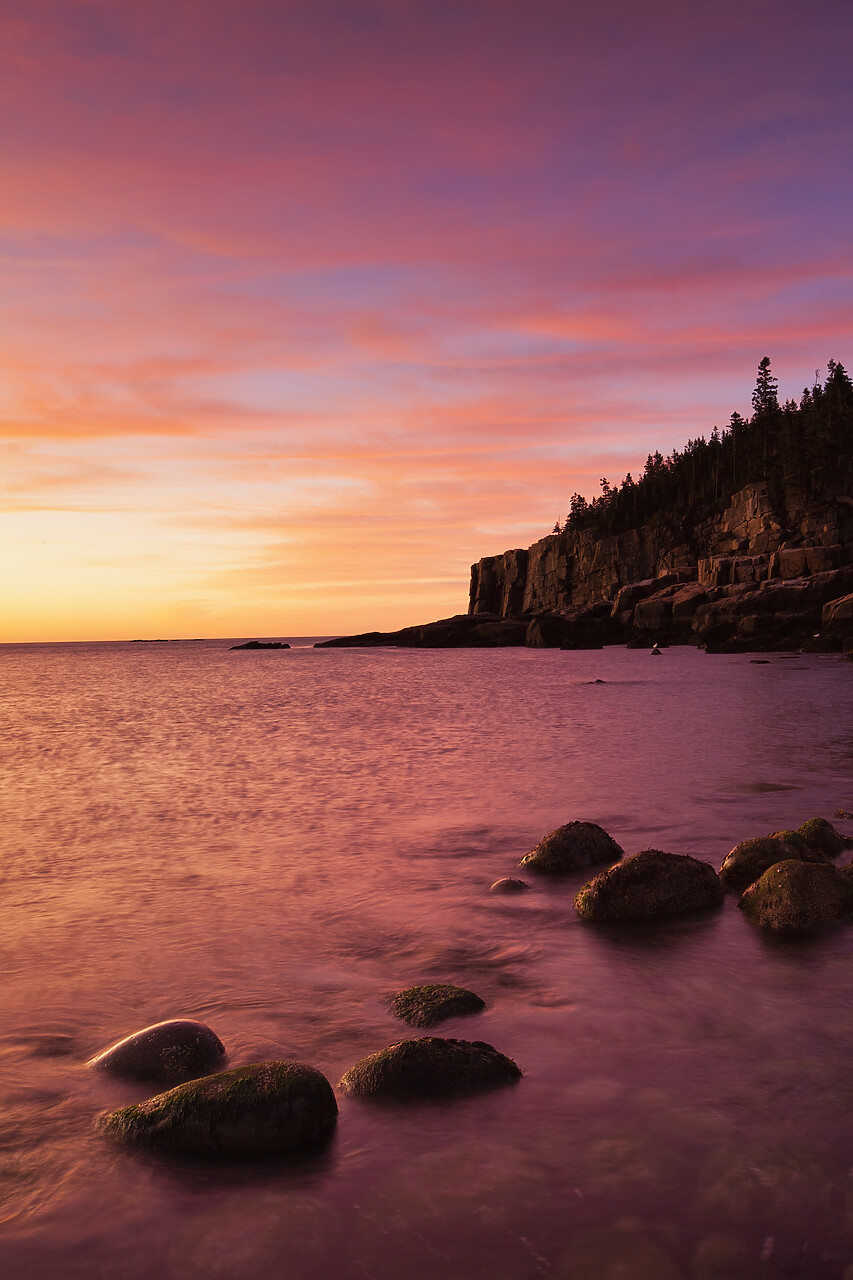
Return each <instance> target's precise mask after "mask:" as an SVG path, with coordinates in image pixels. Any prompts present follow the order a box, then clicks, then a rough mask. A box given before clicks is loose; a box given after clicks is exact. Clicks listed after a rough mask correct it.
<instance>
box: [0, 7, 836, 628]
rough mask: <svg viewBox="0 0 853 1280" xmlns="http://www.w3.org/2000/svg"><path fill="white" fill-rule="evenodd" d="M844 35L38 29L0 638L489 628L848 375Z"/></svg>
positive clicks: (700, 23) (403, 18) (630, 18)
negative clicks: (723, 430)
mask: <svg viewBox="0 0 853 1280" xmlns="http://www.w3.org/2000/svg"><path fill="white" fill-rule="evenodd" d="M850 15H851V10H850V6H849V5H847V4H846V3H840V2H836V0H813V2H811V3H805V2H801V0H797V2H795V3H786V2H785V0H775V2H773V3H770V2H769V0H768V2H761V3H759V2H756V0H746V2H745V3H738V4H734V3H730V2H729V0H723V2H722V3H718V4H715V5H705V6H685V5H683V4H675V3H668V2H663V3H661V2H659V0H649V2H648V3H645V4H642V5H640V4H637V3H634V2H633V0H632V2H631V3H627V2H625V0H603V2H602V3H600V4H598V5H597V6H594V7H593V6H580V5H575V4H572V3H570V2H568V0H563V3H559V4H558V3H550V2H537V0H528V2H527V3H515V2H512V3H509V2H506V0H470V2H466V0H456V2H455V3H453V4H451V3H436V2H433V3H418V2H416V0H394V3H390V2H388V0H385V2H383V3H363V4H362V3H355V2H353V3H350V2H343V0H338V2H337V3H311V4H307V3H291V2H284V3H282V2H277V3H273V2H272V0H241V2H240V3H237V0H230V2H227V3H223V2H218V0H207V2H206V3H204V4H201V3H189V2H188V0H170V3H168V4H166V3H161V2H160V0H146V3H145V4H139V3H127V2H125V0H109V3H84V2H82V0H81V2H77V0H61V2H60V0H54V2H51V0H26V2H23V0H21V2H20V3H19V2H18V0H3V3H2V30H3V47H2V57H3V62H4V68H3V75H2V124H3V128H2V144H3V159H2V164H3V182H2V191H0V200H1V201H2V214H1V215H0V216H2V229H1V230H0V235H2V247H0V252H2V263H3V266H2V276H3V282H2V284H3V287H2V324H3V365H4V368H3V374H4V376H3V392H2V401H0V405H2V419H0V420H2V449H3V467H2V476H0V485H2V515H0V522H2V530H0V547H2V551H0V556H2V561H1V562H0V578H2V583H0V586H2V618H0V639H4V640H49V639H57V640H61V639H84V638H93V639H94V638H120V637H123V636H128V637H130V636H160V635H171V636H181V635H192V636H197V635H210V636H215V635H232V636H243V635H259V636H279V635H281V636H286V635H300V634H332V633H340V632H346V631H356V630H364V629H369V628H370V629H372V628H376V627H380V628H390V627H396V626H402V625H404V624H406V623H410V622H417V621H425V620H428V619H430V618H434V617H439V616H442V615H446V614H448V613H454V612H459V611H464V609H465V607H466V602H467V583H468V570H469V565H470V563H471V561H472V560H475V559H478V558H479V557H480V556H482V555H487V554H492V553H495V552H498V551H502V550H503V549H505V548H506V547H509V546H526V545H528V544H529V543H530V542H532V541H533V540H534V539H535V538H537V537H539V536H541V535H542V534H544V533H546V532H548V531H549V530H550V528H551V526H552V525H553V522H554V519H555V518H556V517H557V516H564V515H565V513H566V510H567V507H568V500H569V496H570V495H571V493H572V492H574V491H575V490H580V491H581V492H584V493H586V494H587V495H588V496H591V495H592V494H593V493H594V492H596V491H597V489H598V480H599V477H600V476H602V475H606V476H607V477H608V478H609V479H610V480H611V481H612V482H615V481H618V480H621V478H622V476H624V474H625V472H626V471H628V470H631V471H634V472H636V471H637V470H640V469H641V468H642V465H643V463H644V461H645V457H646V455H647V453H648V452H649V451H650V450H653V449H655V448H660V449H661V450H662V451H664V452H666V451H667V450H669V449H671V448H672V447H673V446H675V445H681V444H682V443H683V442H684V441H685V440H686V439H687V438H688V437H690V436H694V435H697V434H699V433H700V432H705V433H707V432H708V431H710V429H711V428H712V427H713V426H714V424H715V423H717V424H720V425H722V424H723V423H724V422H726V421H727V420H728V417H729V415H730V413H731V412H732V410H733V409H738V410H740V411H741V412H748V410H749V400H750V393H751V388H752V383H753V380H754V376H755V368H756V366H757V363H758V361H759V360H760V359H761V357H762V356H763V355H770V356H771V358H772V360H773V367H774V371H775V372H776V374H777V376H778V378H779V380H780V392H781V394H782V395H783V396H789V395H798V394H799V393H800V391H801V390H802V387H803V385H804V384H805V383H810V382H811V381H812V379H813V377H814V371H815V369H816V368H818V367H821V368H823V366H825V363H826V361H827V360H828V359H829V358H830V357H833V358H835V359H838V360H841V361H842V362H844V363H845V364H846V365H847V366H848V368H849V367H850V366H851V365H853V341H851V338H853V308H851V305H850V303H851V270H852V269H853V254H851V234H850V228H851V217H850V209H851V204H853V201H852V200H851V196H853V191H851V187H853V178H851V173H853V165H851V154H850V153H851V146H850V143H851V132H853V126H851V120H853V113H851V105H853V104H851V98H853V90H851V77H850V73H849V48H850V40H851V36H853V29H851V28H853V21H851V16H850Z"/></svg>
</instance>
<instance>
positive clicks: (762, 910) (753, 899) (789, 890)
mask: <svg viewBox="0 0 853 1280" xmlns="http://www.w3.org/2000/svg"><path fill="white" fill-rule="evenodd" d="M738 907H739V908H740V910H741V911H742V912H743V913H744V915H745V916H747V918H748V919H750V920H754V921H755V923H756V924H760V925H761V926H762V927H763V928H765V929H778V930H783V931H789V932H794V931H801V930H811V929H820V928H822V927H825V926H826V925H831V924H836V923H837V922H838V921H839V920H843V919H844V918H845V916H848V915H850V914H851V912H853V887H851V882H850V879H849V878H848V877H847V876H845V875H843V874H842V872H841V871H839V870H838V868H837V867H833V866H827V865H825V864H822V863H809V862H800V861H796V860H794V859H789V860H788V861H786V862H777V863H776V865H775V866H774V867H771V868H770V870H769V871H765V872H764V875H763V876H761V877H760V878H759V879H758V880H756V882H755V884H753V885H750V887H749V888H748V889H747V891H746V893H745V894H744V895H743V897H742V898H741V900H740V902H739V903H738Z"/></svg>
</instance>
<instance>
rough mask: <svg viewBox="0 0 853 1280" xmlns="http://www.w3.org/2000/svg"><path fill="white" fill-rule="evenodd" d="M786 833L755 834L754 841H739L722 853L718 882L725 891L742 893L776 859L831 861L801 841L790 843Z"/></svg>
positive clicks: (776, 860)
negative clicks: (771, 834)
mask: <svg viewBox="0 0 853 1280" xmlns="http://www.w3.org/2000/svg"><path fill="white" fill-rule="evenodd" d="M785 834H786V833H783V832H780V833H779V834H778V835H775V836H758V837H757V838H755V839H753V840H741V842H740V844H736V845H735V847H734V848H733V849H731V850H730V851H729V852H728V853H727V854H726V856H725V858H724V860H723V865H722V866H721V867H720V881H721V883H722V885H723V888H724V889H725V890H726V892H727V893H743V891H744V889H748V888H749V886H750V885H751V884H755V881H756V880H757V879H758V878H759V877H760V876H762V875H763V874H764V872H765V871H768V870H769V869H770V867H775V865H776V863H777V862H787V861H791V860H792V859H793V860H795V861H799V862H820V863H824V864H831V862H832V859H831V858H829V857H828V856H827V855H826V854H824V853H820V852H819V851H816V850H814V849H811V848H809V847H808V846H806V847H805V848H804V847H802V844H800V843H799V842H798V844H796V845H795V844H792V843H790V842H789V841H788V840H786V839H785V838H784V835H785Z"/></svg>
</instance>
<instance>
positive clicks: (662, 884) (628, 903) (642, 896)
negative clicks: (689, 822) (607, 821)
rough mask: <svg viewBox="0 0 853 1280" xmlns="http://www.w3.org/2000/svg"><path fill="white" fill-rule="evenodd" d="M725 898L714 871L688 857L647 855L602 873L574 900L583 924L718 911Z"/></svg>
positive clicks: (647, 852)
mask: <svg viewBox="0 0 853 1280" xmlns="http://www.w3.org/2000/svg"><path fill="white" fill-rule="evenodd" d="M724 897H725V894H724V891H723V886H722V885H721V884H720V881H719V878H718V876H717V873H716V871H715V870H714V868H713V867H712V866H711V864H710V863H708V862H700V861H699V860H698V859H697V858H691V857H689V856H688V855H687V854H679V853H663V852H662V851H661V850H660V849H644V850H643V851H642V852H641V853H635V854H633V855H632V856H631V857H630V858H625V860H624V861H623V862H620V863H618V864H617V865H616V866H615V867H611V868H610V870H609V871H602V873H601V874H600V875H597V876H596V877H595V879H594V880H590V882H589V883H588V884H585V885H584V887H583V888H582V889H581V891H580V892H579V893H578V895H577V897H576V898H575V911H577V913H578V915H580V916H583V917H584V919H585V920H597V921H601V922H604V923H613V922H617V921H620V920H648V919H651V918H653V917H655V916H670V915H678V914H680V913H681V912H683V911H700V910H702V909H703V908H708V907H718V906H719V905H720V904H721V903H722V901H723V898H724Z"/></svg>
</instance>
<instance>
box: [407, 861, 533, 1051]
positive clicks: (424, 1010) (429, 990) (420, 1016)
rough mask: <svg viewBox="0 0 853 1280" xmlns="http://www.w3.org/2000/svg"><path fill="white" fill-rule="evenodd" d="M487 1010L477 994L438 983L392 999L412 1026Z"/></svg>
mask: <svg viewBox="0 0 853 1280" xmlns="http://www.w3.org/2000/svg"><path fill="white" fill-rule="evenodd" d="M525 888H526V886H525ZM485 1007H486V1002H485V1000H481V999H480V997H479V996H478V995H475V994H474V992H473V991H466V989H465V988H464V987H453V986H448V985H447V984H445V983H437V982H433V983H430V984H429V985H427V986H423V987H409V988H408V989H407V990H406V991H398V992H397V994H396V995H395V996H392V997H391V1009H392V1011H393V1012H394V1013H395V1014H396V1015H397V1017H398V1018H402V1019H403V1021H404V1022H408V1024H409V1026H410V1027H434V1026H435V1025H436V1023H438V1022H443V1021H444V1019H445V1018H453V1017H455V1016H456V1015H457V1014H461V1013H479V1012H480V1010H481V1009H485Z"/></svg>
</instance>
